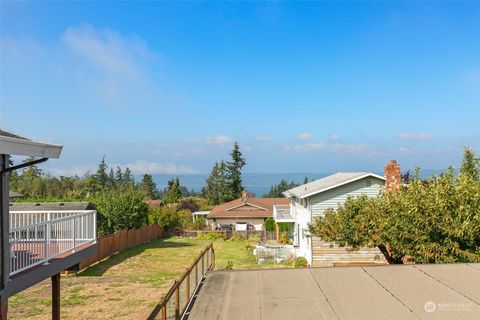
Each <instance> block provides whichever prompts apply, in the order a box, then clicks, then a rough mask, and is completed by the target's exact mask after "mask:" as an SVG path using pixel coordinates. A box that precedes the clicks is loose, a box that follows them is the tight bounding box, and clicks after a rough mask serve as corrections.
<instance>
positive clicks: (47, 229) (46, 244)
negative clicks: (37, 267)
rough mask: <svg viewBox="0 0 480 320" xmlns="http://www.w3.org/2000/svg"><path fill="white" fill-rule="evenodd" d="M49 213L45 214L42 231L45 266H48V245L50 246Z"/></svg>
mask: <svg viewBox="0 0 480 320" xmlns="http://www.w3.org/2000/svg"><path fill="white" fill-rule="evenodd" d="M49 221H50V212H49V213H47V223H45V225H44V228H43V231H44V232H45V244H44V245H45V264H48V245H49V244H50V223H49Z"/></svg>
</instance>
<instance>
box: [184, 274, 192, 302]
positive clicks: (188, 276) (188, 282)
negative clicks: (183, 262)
mask: <svg viewBox="0 0 480 320" xmlns="http://www.w3.org/2000/svg"><path fill="white" fill-rule="evenodd" d="M191 272H192V270H190V269H189V268H187V278H186V280H187V290H185V292H186V295H187V301H190V273H191Z"/></svg>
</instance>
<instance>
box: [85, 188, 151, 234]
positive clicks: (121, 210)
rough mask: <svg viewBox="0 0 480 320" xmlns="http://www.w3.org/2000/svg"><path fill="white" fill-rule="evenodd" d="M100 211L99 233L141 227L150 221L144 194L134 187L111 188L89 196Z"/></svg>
mask: <svg viewBox="0 0 480 320" xmlns="http://www.w3.org/2000/svg"><path fill="white" fill-rule="evenodd" d="M88 200H89V201H90V202H92V203H93V204H94V206H95V208H96V209H97V212H98V216H97V219H98V225H97V229H98V235H99V236H102V235H107V234H111V233H113V232H115V231H119V230H123V229H132V228H140V227H141V226H144V225H146V224H147V222H148V207H147V205H146V204H145V202H144V201H143V196H142V195H141V194H140V193H139V192H138V191H135V190H133V189H122V190H111V191H104V192H101V193H97V194H96V195H95V196H93V197H90V198H88Z"/></svg>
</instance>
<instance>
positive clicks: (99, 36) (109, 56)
mask: <svg viewBox="0 0 480 320" xmlns="http://www.w3.org/2000/svg"><path fill="white" fill-rule="evenodd" d="M62 40H63V43H64V44H65V45H66V46H67V47H68V48H69V49H70V50H71V51H72V52H73V53H74V54H76V55H78V56H79V57H81V58H83V59H85V60H86V61H88V62H89V63H90V64H91V65H93V66H95V67H96V68H99V69H101V70H102V71H104V72H106V73H110V74H112V75H117V76H122V75H123V76H129V77H138V76H140V73H141V70H140V69H141V61H142V60H145V59H148V58H149V57H150V56H151V55H152V54H151V53H150V52H149V50H148V47H147V45H146V43H145V42H144V41H142V40H141V39H139V38H138V37H134V36H132V37H124V36H122V35H121V34H120V33H118V32H115V31H113V30H109V29H103V30H97V29H95V28H93V27H92V26H90V25H88V24H82V25H81V26H80V27H69V28H68V29H67V30H66V31H65V33H64V34H63V37H62Z"/></svg>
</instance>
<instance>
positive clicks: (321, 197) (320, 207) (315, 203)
mask: <svg viewBox="0 0 480 320" xmlns="http://www.w3.org/2000/svg"><path fill="white" fill-rule="evenodd" d="M384 183H385V182H384V181H383V180H380V179H377V178H374V177H366V178H363V179H361V180H357V181H354V182H352V183H349V184H346V185H343V186H340V187H338V188H334V189H332V190H328V191H325V192H322V193H319V194H316V195H313V196H311V197H309V199H308V200H309V209H310V211H311V213H312V221H313V219H315V218H316V217H319V216H323V215H324V213H325V210H326V209H329V208H332V209H336V208H338V206H339V205H341V204H343V203H344V202H345V201H346V200H347V198H348V197H349V196H351V197H358V196H360V195H362V194H365V195H367V196H369V197H376V196H378V194H379V193H380V192H381V191H382V190H383V187H384Z"/></svg>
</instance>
